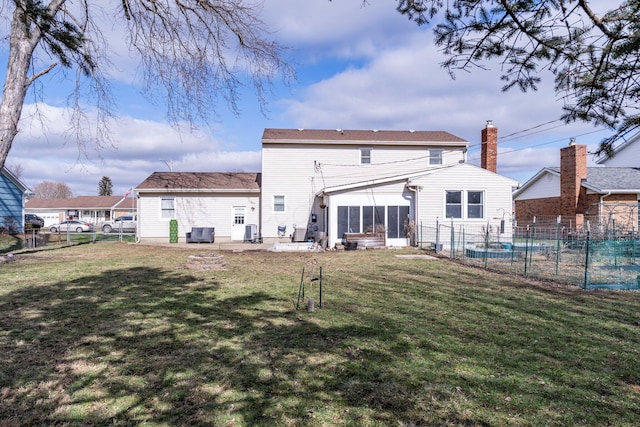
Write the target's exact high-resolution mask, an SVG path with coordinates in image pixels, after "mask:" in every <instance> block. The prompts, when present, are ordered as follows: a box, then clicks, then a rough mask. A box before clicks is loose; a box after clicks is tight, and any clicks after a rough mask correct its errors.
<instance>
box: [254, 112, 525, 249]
mask: <svg viewBox="0 0 640 427" xmlns="http://www.w3.org/2000/svg"><path fill="white" fill-rule="evenodd" d="M488 127H490V128H492V130H495V136H496V138H495V139H496V140H497V129H495V128H493V126H492V125H491V124H489V125H488ZM496 140H494V141H492V143H493V144H494V146H495V143H496ZM485 142H486V141H485ZM468 145H469V143H468V142H467V141H465V140H463V139H461V138H459V137H456V136H454V135H452V134H450V133H448V132H441V131H375V130H369V131H367V130H342V129H337V130H314V129H265V131H264V134H263V138H262V215H261V216H262V223H261V227H262V228H261V230H262V236H263V237H264V238H265V239H268V238H274V237H277V235H278V230H282V229H283V228H284V227H286V230H287V233H289V234H293V235H296V234H300V235H304V234H305V231H306V236H314V235H317V233H318V232H320V233H326V236H327V238H328V245H329V246H333V245H334V244H335V243H337V242H339V241H340V240H341V239H342V236H343V234H344V233H349V232H350V233H362V232H367V231H375V230H376V228H377V226H378V225H380V226H381V227H383V228H384V230H386V237H387V246H406V245H407V238H406V231H405V225H406V224H407V223H408V222H409V221H413V222H414V224H416V225H419V224H421V223H422V224H424V225H427V224H429V225H433V226H435V224H436V222H437V221H438V220H441V221H444V220H446V221H447V222H451V220H452V219H453V221H454V223H456V224H458V223H465V224H475V225H478V226H479V227H481V226H484V225H486V224H487V223H491V225H495V226H499V225H500V222H501V219H502V218H503V213H504V212H506V213H508V214H509V215H510V214H511V192H512V190H513V188H514V187H517V185H518V183H517V182H516V181H514V180H511V179H509V178H506V177H503V176H500V175H497V174H496V173H494V172H491V171H488V170H486V169H482V168H479V167H477V166H472V165H469V164H467V163H465V162H466V151H467V147H468ZM485 145H486V144H485ZM483 148H484V145H483ZM300 230H302V231H300ZM509 232H510V230H509Z"/></svg>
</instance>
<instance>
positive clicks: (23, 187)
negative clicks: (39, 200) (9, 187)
mask: <svg viewBox="0 0 640 427" xmlns="http://www.w3.org/2000/svg"><path fill="white" fill-rule="evenodd" d="M0 174H1V175H2V176H4V177H5V178H6V179H7V180H9V181H11V182H12V183H13V184H14V185H15V186H16V187H17V188H18V189H19V190H20V191H22V192H23V193H24V192H28V193H32V191H31V190H30V189H29V187H27V186H26V185H25V184H24V183H23V182H22V181H20V179H19V178H18V177H17V176H15V175H14V174H13V172H11V171H10V170H9V169H7V168H5V167H2V168H0Z"/></svg>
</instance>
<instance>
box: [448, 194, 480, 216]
mask: <svg viewBox="0 0 640 427" xmlns="http://www.w3.org/2000/svg"><path fill="white" fill-rule="evenodd" d="M463 213H464V214H465V215H466V216H464V218H467V219H482V218H484V191H461V190H455V191H447V192H446V193H445V218H459V219H460V218H463Z"/></svg>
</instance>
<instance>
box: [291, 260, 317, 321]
mask: <svg viewBox="0 0 640 427" xmlns="http://www.w3.org/2000/svg"><path fill="white" fill-rule="evenodd" d="M307 277H308V278H309V285H311V284H313V282H318V283H319V285H320V286H319V288H320V291H319V295H318V296H319V302H318V308H322V267H320V270H319V274H318V275H317V276H316V275H315V274H313V271H312V272H311V274H309V273H308V272H307ZM304 278H305V273H304V267H302V276H301V277H300V288H299V289H298V302H297V303H296V310H299V309H300V300H303V301H304V291H305V289H304V282H305V280H304ZM307 309H308V310H309V311H313V299H311V298H309V301H308V305H307Z"/></svg>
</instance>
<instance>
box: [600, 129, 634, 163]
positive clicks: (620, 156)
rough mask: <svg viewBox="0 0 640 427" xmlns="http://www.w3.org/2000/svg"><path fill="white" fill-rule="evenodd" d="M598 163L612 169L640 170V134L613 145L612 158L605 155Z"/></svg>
mask: <svg viewBox="0 0 640 427" xmlns="http://www.w3.org/2000/svg"><path fill="white" fill-rule="evenodd" d="M596 163H598V164H600V165H603V166H606V167H608V168H612V167H622V168H639V167H640V132H638V133H636V134H634V135H633V136H632V137H630V138H629V139H628V140H626V141H623V142H621V143H615V144H614V145H613V151H612V153H611V155H610V156H607V155H603V156H601V157H600V158H598V159H597V160H596Z"/></svg>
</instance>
